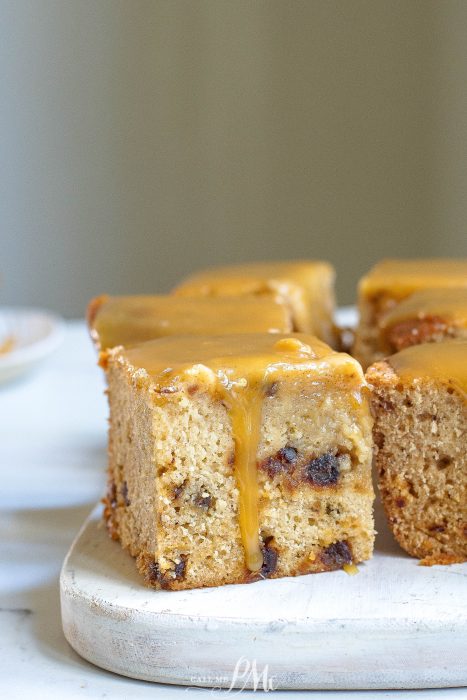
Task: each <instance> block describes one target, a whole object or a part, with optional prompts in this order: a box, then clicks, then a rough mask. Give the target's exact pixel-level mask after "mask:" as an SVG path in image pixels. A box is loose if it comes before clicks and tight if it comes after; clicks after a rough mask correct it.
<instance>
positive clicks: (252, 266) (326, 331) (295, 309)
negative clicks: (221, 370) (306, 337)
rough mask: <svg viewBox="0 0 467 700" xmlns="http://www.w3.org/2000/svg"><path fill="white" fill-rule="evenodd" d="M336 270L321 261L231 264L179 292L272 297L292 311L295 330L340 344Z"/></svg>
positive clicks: (199, 274) (207, 272)
mask: <svg viewBox="0 0 467 700" xmlns="http://www.w3.org/2000/svg"><path fill="white" fill-rule="evenodd" d="M334 278H335V273H334V269H333V267H332V266H331V265H330V264H329V263H327V262H322V261H318V260H303V261H300V262H265V263H245V264H240V265H228V266H225V267H218V268H212V269H207V270H202V271H201V272H197V273H195V274H194V275H191V276H190V277H188V278H187V279H186V280H185V281H184V282H182V283H181V284H180V285H179V286H178V287H177V288H176V289H175V290H174V293H175V294H177V295H184V296H199V295H200V296H210V297H220V296H224V297H225V296H236V297H238V296H243V295H255V296H269V297H274V298H276V299H278V300H279V301H281V302H282V303H283V304H285V305H286V306H287V307H288V308H289V309H290V311H291V312H292V319H293V324H294V330H295V331H299V332H303V333H312V334H313V335H316V336H317V337H318V338H321V340H324V341H325V342H326V343H328V344H329V345H332V346H335V345H336V338H337V335H336V329H335V327H334V323H333V314H334Z"/></svg>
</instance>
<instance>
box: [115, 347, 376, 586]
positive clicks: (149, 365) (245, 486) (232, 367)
mask: <svg viewBox="0 0 467 700" xmlns="http://www.w3.org/2000/svg"><path fill="white" fill-rule="evenodd" d="M123 356H124V357H126V358H127V360H128V362H129V363H130V364H131V365H132V366H133V367H135V368H142V369H144V370H146V372H147V373H148V374H149V375H150V376H151V377H152V378H153V381H154V388H155V389H156V392H157V395H158V397H159V398H158V399H157V400H158V401H169V400H171V397H173V395H174V394H176V393H177V392H178V391H180V390H182V389H183V387H189V386H191V385H193V384H194V383H195V384H196V385H197V386H198V387H203V386H204V387H205V388H207V389H208V390H209V391H210V392H211V393H212V394H214V395H217V396H219V397H220V398H221V399H222V401H223V402H224V403H225V405H226V407H227V410H228V412H229V416H230V420H231V425H232V434H233V439H234V444H235V462H234V468H235V474H236V478H237V484H238V489H239V526H240V533H241V538H242V543H243V546H244V550H245V561H246V565H247V567H248V569H249V570H250V571H253V572H254V571H258V570H259V569H260V568H261V566H262V563H263V555H262V550H261V543H260V532H259V530H260V524H259V515H258V481H257V464H256V462H257V453H258V447H259V443H260V438H261V419H262V408H263V398H264V395H265V389H266V386H269V384H270V383H271V382H272V381H281V380H283V379H287V378H288V377H294V376H296V372H297V370H298V369H306V370H307V371H308V372H310V373H312V375H313V377H314V378H316V380H319V379H320V378H321V379H322V378H323V377H326V378H328V377H329V374H330V373H331V374H332V373H333V369H331V367H335V366H338V367H339V368H340V370H341V373H343V374H347V375H348V376H352V377H353V378H354V379H353V381H354V384H355V386H354V387H353V388H354V389H355V394H356V396H359V392H360V390H361V388H362V387H363V386H364V381H363V375H362V372H361V368H360V367H359V365H358V364H357V362H356V361H355V360H353V359H352V358H350V357H349V356H348V355H344V354H340V353H336V352H334V351H332V350H331V349H330V348H329V347H328V346H327V345H325V344H324V343H322V342H321V341H319V340H317V339H316V338H314V337H313V336H308V335H301V334H295V335H294V336H293V337H290V336H277V335H271V334H269V335H268V334H248V335H235V336H231V337H229V336H223V337H221V336H211V337H202V338H194V337H178V338H162V339H159V340H156V341H151V342H148V343H143V344H141V345H139V346H137V347H135V348H131V349H129V350H127V351H125V352H124V353H123ZM362 410H363V409H362Z"/></svg>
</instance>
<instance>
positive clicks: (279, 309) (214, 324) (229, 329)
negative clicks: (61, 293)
mask: <svg viewBox="0 0 467 700" xmlns="http://www.w3.org/2000/svg"><path fill="white" fill-rule="evenodd" d="M87 319H88V326H89V329H90V333H91V337H92V339H93V341H94V344H95V345H96V347H97V349H98V350H99V352H101V353H105V352H106V351H107V350H109V349H110V348H113V347H116V346H118V345H123V346H125V347H130V346H132V345H138V344H139V343H142V342H145V341H146V340H154V339H156V338H161V337H164V336H170V335H210V334H214V335H230V334H234V333H288V332H290V331H291V330H292V318H291V314H290V311H289V309H288V308H287V307H286V306H285V305H284V304H282V303H278V302H276V301H275V300H274V299H272V298H267V297H264V298H263V297H242V298H240V299H235V298H230V297H227V298H204V297H199V298H196V297H195V298H193V299H190V298H185V297H176V296H169V295H140V296H137V295H135V296H115V297H112V296H108V295H102V296H100V297H96V298H95V299H93V300H92V301H91V302H90V304H89V306H88V311H87Z"/></svg>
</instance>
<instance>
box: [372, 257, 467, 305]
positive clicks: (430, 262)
mask: <svg viewBox="0 0 467 700" xmlns="http://www.w3.org/2000/svg"><path fill="white" fill-rule="evenodd" d="M434 287H438V288H441V287H467V259H459V260H454V259H448V258H432V259H426V260H382V261H381V262H380V263H378V264H377V265H375V266H374V267H373V269H372V270H370V272H369V273H368V275H366V276H365V277H364V278H363V279H362V280H361V282H360V285H359V291H360V294H362V295H364V296H366V297H369V296H374V295H376V294H378V293H381V292H387V293H389V294H390V296H391V297H393V298H394V299H403V298H404V297H406V296H408V295H409V294H412V293H413V292H415V291H417V290H419V289H426V288H434Z"/></svg>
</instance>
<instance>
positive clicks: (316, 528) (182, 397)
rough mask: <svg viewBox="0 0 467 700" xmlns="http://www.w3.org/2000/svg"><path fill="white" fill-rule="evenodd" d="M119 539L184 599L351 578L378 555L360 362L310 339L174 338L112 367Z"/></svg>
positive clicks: (113, 504)
mask: <svg viewBox="0 0 467 700" xmlns="http://www.w3.org/2000/svg"><path fill="white" fill-rule="evenodd" d="M107 377H108V394H109V402H110V432H109V493H108V497H107V500H106V508H105V517H106V520H107V524H108V528H109V532H110V534H111V535H112V536H113V537H114V538H115V539H119V540H120V542H121V544H122V545H123V547H125V548H126V549H128V550H129V551H130V553H131V554H132V555H133V556H134V557H136V558H137V566H138V569H139V571H140V572H141V573H142V575H143V576H144V579H145V581H146V583H147V584H148V585H150V586H153V587H155V588H164V589H185V588H194V587H200V586H216V585H221V584H226V583H244V582H250V581H254V580H257V579H259V578H266V577H280V576H294V575H298V574H305V573H309V572H319V571H327V570H333V569H338V568H342V567H347V566H349V565H351V564H352V563H356V562H360V561H363V560H365V559H368V558H369V557H370V556H371V554H372V548H373V539H374V531H373V516H372V503H373V498H374V494H373V489H372V483H371V473H370V472H371V458H372V443H371V416H370V412H369V402H368V397H367V387H366V383H365V381H364V377H363V373H362V371H361V368H360V366H359V365H358V363H357V362H356V361H355V360H353V359H352V358H351V357H349V356H348V355H345V354H343V353H336V352H334V351H333V350H331V349H330V348H329V347H328V346H327V345H325V344H324V343H322V342H321V341H319V340H317V339H316V338H314V337H312V336H308V335H305V334H294V335H293V336H287V335H282V334H280V335H274V334H247V335H232V336H223V337H221V336H210V337H208V336H206V337H202V336H192V337H177V338H174V337H168V338H161V339H158V340H154V341H149V342H147V343H143V344H141V345H139V346H135V347H133V348H130V349H127V350H123V349H122V348H114V349H112V350H110V351H109V357H108V372H107Z"/></svg>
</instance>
